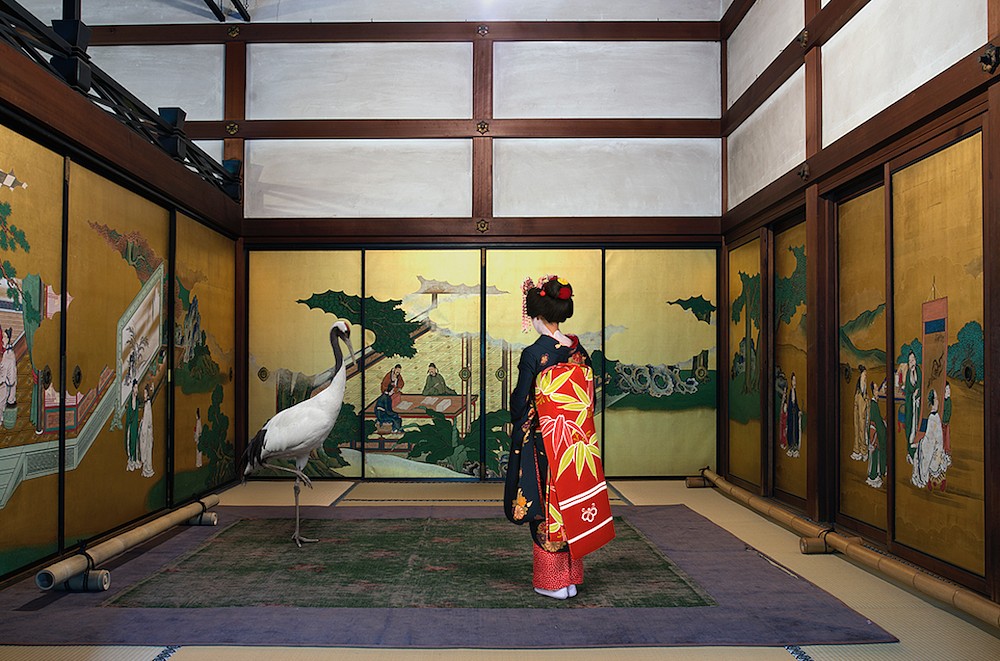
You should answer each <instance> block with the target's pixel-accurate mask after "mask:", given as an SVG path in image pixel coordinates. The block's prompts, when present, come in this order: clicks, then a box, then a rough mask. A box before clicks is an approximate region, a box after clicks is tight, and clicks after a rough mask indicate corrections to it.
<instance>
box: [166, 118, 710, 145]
mask: <svg viewBox="0 0 1000 661" xmlns="http://www.w3.org/2000/svg"><path fill="white" fill-rule="evenodd" d="M237 124H238V127H237V131H236V133H230V132H229V126H230V122H229V121H194V122H187V123H186V124H185V127H184V128H185V131H186V132H187V134H188V135H189V136H191V137H192V138H195V139H198V140H221V139H224V138H230V137H234V136H235V137H240V138H245V139H248V140H249V139H264V138H298V139H306V138H369V139H376V138H478V137H480V136H486V137H489V138H718V137H719V126H720V125H719V120H718V119H489V120H488V121H487V126H485V127H483V129H485V130H480V126H479V119H478V118H476V119H255V120H244V121H240V122H237Z"/></svg>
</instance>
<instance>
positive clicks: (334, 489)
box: [219, 476, 354, 507]
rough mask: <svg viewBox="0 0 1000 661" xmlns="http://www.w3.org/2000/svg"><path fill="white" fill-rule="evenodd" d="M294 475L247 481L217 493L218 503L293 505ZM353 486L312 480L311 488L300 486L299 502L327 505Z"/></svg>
mask: <svg viewBox="0 0 1000 661" xmlns="http://www.w3.org/2000/svg"><path fill="white" fill-rule="evenodd" d="M294 482H295V479H294V477H291V476H290V477H289V479H287V480H251V481H248V482H245V483H244V484H239V485H237V486H235V487H233V488H231V489H228V490H226V491H223V492H222V493H220V494H219V498H220V502H219V504H220V505H239V506H243V507H248V506H249V507H255V506H261V505H294V504H295V491H294V486H293V485H294ZM352 486H354V482H342V481H326V480H315V481H313V487H312V488H311V489H310V488H309V487H307V486H304V485H303V486H302V488H301V491H300V492H299V504H300V505H302V506H303V507H306V506H310V505H315V506H319V507H329V506H330V505H332V504H333V502H334V501H335V500H337V499H338V498H340V497H341V496H342V495H344V493H345V492H347V490H348V489H350V488H351V487H352Z"/></svg>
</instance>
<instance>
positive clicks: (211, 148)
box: [194, 140, 225, 163]
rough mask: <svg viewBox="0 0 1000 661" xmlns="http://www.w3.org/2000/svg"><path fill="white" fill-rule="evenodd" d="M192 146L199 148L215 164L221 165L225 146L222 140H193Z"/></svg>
mask: <svg viewBox="0 0 1000 661" xmlns="http://www.w3.org/2000/svg"><path fill="white" fill-rule="evenodd" d="M194 144H195V145H197V146H198V147H201V150H202V151H203V152H205V153H206V154H208V155H209V156H211V157H212V158H214V159H215V161H216V162H217V163H222V155H223V153H224V151H223V149H224V145H225V143H224V142H223V141H222V140H195V141H194Z"/></svg>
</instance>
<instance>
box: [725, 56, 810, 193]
mask: <svg viewBox="0 0 1000 661" xmlns="http://www.w3.org/2000/svg"><path fill="white" fill-rule="evenodd" d="M805 81H806V78H805V67H800V68H799V70H798V71H796V72H795V73H794V74H792V77H791V78H789V79H788V80H787V81H786V82H785V84H784V85H782V86H781V87H779V88H778V89H777V90H776V91H775V93H774V94H772V95H771V97H770V98H768V99H767V101H765V102H764V103H763V104H762V105H761V106H760V108H758V109H757V110H756V111H755V112H754V113H753V114H752V115H750V117H748V118H747V119H746V121H745V122H743V123H742V124H740V126H739V127H738V128H737V129H736V130H735V131H733V133H732V134H731V135H730V136H729V142H728V149H727V154H728V166H729V167H728V171H727V172H728V179H729V185H728V192H729V197H728V203H729V208H730V209H732V208H733V207H735V206H736V205H737V204H739V203H740V202H742V201H743V200H745V199H747V198H748V197H750V196H751V195H753V194H754V193H756V192H757V191H759V190H760V189H762V188H764V187H765V186H766V185H768V184H769V183H771V182H772V181H774V180H775V179H777V178H778V177H780V176H782V175H783V174H785V173H786V172H788V171H789V170H791V169H792V168H794V167H796V166H797V165H799V164H800V163H802V162H803V161H804V160H805V159H806V86H805V85H806V84H805Z"/></svg>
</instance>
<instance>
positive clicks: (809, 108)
mask: <svg viewBox="0 0 1000 661" xmlns="http://www.w3.org/2000/svg"><path fill="white" fill-rule="evenodd" d="M821 55H822V53H821V52H820V47H819V46H816V47H814V48H810V49H809V52H808V53H806V71H805V74H806V80H805V83H806V160H808V159H810V158H812V157H813V156H815V155H816V154H818V153H819V152H820V150H822V149H823V66H822V58H821Z"/></svg>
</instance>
